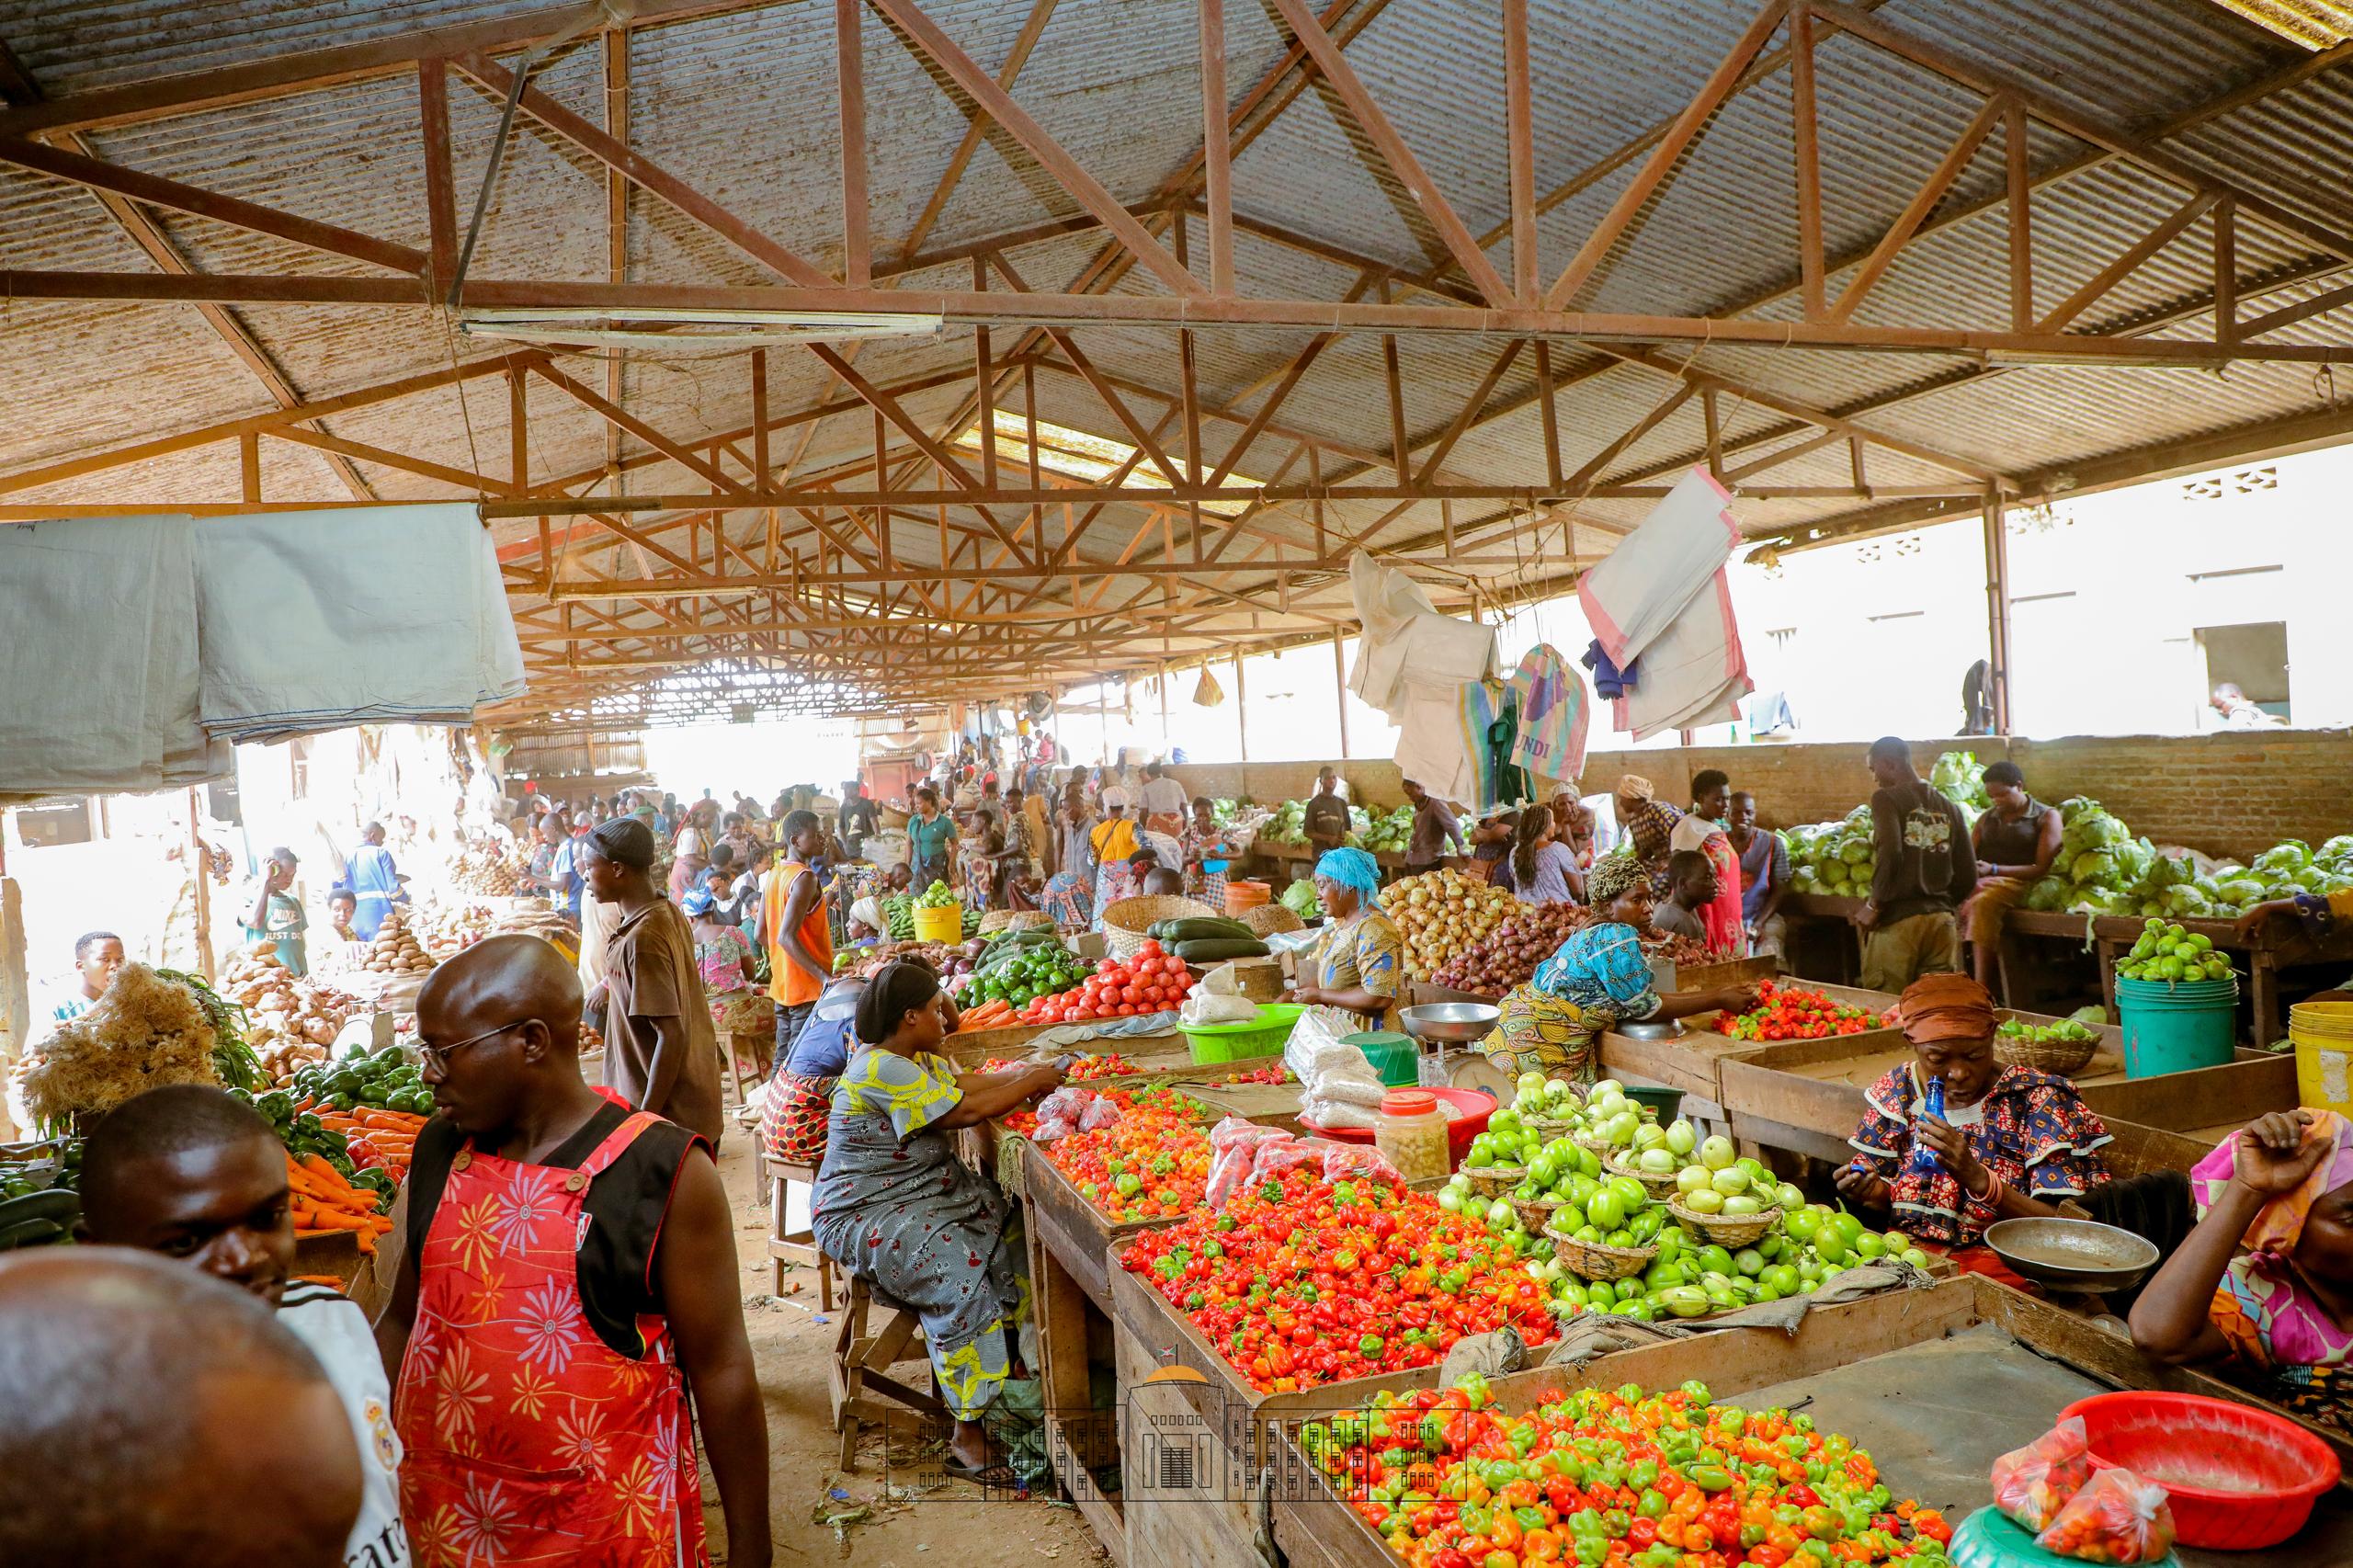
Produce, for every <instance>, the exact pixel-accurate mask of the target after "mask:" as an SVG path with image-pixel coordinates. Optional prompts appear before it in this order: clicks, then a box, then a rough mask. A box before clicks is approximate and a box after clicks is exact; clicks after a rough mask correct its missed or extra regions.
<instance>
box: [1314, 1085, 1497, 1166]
mask: <svg viewBox="0 0 2353 1568" xmlns="http://www.w3.org/2000/svg"><path fill="white" fill-rule="evenodd" d="M1422 1092H1423V1093H1424V1094H1426V1095H1435V1096H1438V1100H1439V1102H1440V1103H1442V1104H1443V1105H1444V1106H1445V1107H1446V1114H1447V1122H1446V1142H1447V1156H1448V1163H1449V1165H1461V1163H1462V1156H1463V1155H1465V1154H1467V1153H1470V1152H1471V1140H1472V1139H1473V1138H1476V1137H1477V1136H1479V1134H1480V1133H1482V1132H1484V1131H1486V1130H1487V1119H1488V1118H1489V1117H1491V1116H1493V1115H1495V1096H1493V1095H1491V1094H1489V1093H1487V1092H1486V1091H1485V1090H1484V1089H1455V1088H1428V1089H1424V1090H1423V1091H1422ZM1300 1125H1301V1126H1302V1127H1304V1128H1306V1129H1307V1130H1308V1131H1311V1132H1313V1133H1314V1134H1315V1135H1316V1136H1317V1137H1318V1138H1330V1139H1333V1140H1335V1141H1336V1142H1342V1143H1370V1142H1372V1130H1371V1129H1370V1128H1369V1127H1318V1126H1316V1125H1315V1123H1313V1122H1312V1121H1310V1120H1308V1119H1306V1118H1305V1117H1302V1118H1301V1119H1300Z"/></svg>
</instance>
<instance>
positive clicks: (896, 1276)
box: [812, 963, 1063, 1481]
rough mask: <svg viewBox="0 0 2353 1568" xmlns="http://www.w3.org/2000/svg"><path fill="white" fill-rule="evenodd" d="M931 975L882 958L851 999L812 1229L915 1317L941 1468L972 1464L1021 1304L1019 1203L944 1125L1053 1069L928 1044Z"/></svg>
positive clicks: (941, 999)
mask: <svg viewBox="0 0 2353 1568" xmlns="http://www.w3.org/2000/svg"><path fill="white" fill-rule="evenodd" d="M953 1012H954V1008H953V1004H952V1003H950V1002H949V999H948V997H947V995H946V994H944V993H943V992H942V991H941V990H940V989H939V977H938V975H936V974H934V973H932V971H930V970H928V969H926V968H925V967H924V966H923V965H922V964H919V963H890V964H885V965H883V966H882V969H881V972H879V973H878V974H876V975H875V976H874V978H873V980H872V981H871V982H870V983H868V985H867V987H866V990H865V993H864V994H862V995H860V996H859V998H858V1016H857V1028H858V1040H859V1044H860V1049H859V1050H858V1053H857V1054H856V1055H854V1056H852V1057H851V1058H850V1059H849V1061H848V1062H847V1065H846V1066H845V1067H844V1068H843V1070H842V1075H841V1079H840V1081H839V1082H838V1083H836V1084H835V1085H834V1098H833V1117H832V1126H831V1128H830V1130H829V1131H828V1132H827V1135H826V1142H825V1163H824V1168H823V1169H822V1170H821V1171H820V1172H819V1173H818V1176H817V1192H816V1197H815V1199H814V1202H813V1213H812V1228H813V1230H814V1231H815V1232H816V1238H817V1244H818V1246H820V1247H821V1248H823V1249H824V1253H825V1256H828V1257H830V1258H832V1259H833V1260H834V1261H835V1263H836V1264H838V1265H840V1266H841V1267H843V1268H845V1269H847V1270H848V1271H849V1272H850V1273H852V1274H854V1275H857V1276H858V1278H861V1279H864V1280H867V1281H868V1282H869V1283H870V1284H871V1285H873V1287H874V1288H875V1289H876V1290H881V1292H883V1293H884V1294H885V1295H888V1296H891V1297H892V1298H894V1299H895V1300H897V1301H903V1302H904V1303H905V1304H906V1305H907V1306H909V1307H911V1308H913V1309H914V1310H915V1312H916V1313H917V1314H918V1315H919V1316H921V1317H922V1319H923V1333H924V1342H925V1346H926V1349H927V1350H928V1351H929V1353H930V1356H931V1367H932V1372H933V1374H934V1378H935V1381H937V1382H938V1386H939V1396H940V1399H941V1401H942V1402H943V1403H946V1405H947V1406H948V1411H949V1415H953V1416H954V1417H955V1418H956V1435H955V1437H953V1438H952V1439H950V1441H949V1464H948V1471H949V1474H951V1475H957V1476H961V1477H962V1478H964V1479H966V1480H972V1481H982V1480H1003V1479H1004V1477H1002V1476H990V1475H984V1471H986V1467H987V1464H988V1439H987V1437H986V1435H985V1433H984V1432H983V1430H982V1426H981V1417H982V1415H983V1413H984V1412H985V1411H986V1410H987V1408H988V1406H989V1403H990V1402H991V1401H993V1400H995V1398H996V1395H997V1391H998V1389H999V1388H1000V1387H1002V1386H1003V1384H1004V1382H1005V1380H1006V1377H1007V1376H1008V1375H1009V1374H1010V1372H1011V1370H1012V1366H1013V1342H1014V1333H1015V1329H1016V1326H1017V1324H1018V1322H1019V1319H1020V1316H1021V1315H1022V1313H1024V1312H1026V1311H1027V1302H1028V1297H1029V1291H1028V1290H1026V1289H1025V1288H1024V1285H1023V1282H1022V1278H1021V1274H1022V1263H1021V1258H1022V1252H1021V1232H1020V1226H1019V1223H1018V1218H1019V1211H1018V1210H1016V1209H1015V1208H1014V1207H1013V1206H1012V1205H1011V1204H1010V1203H1008V1202H1006V1198H1005V1195H1004V1194H1003V1193H1002V1192H1000V1191H998V1190H997V1187H996V1184H995V1182H993V1181H991V1180H990V1179H989V1178H988V1177H986V1176H982V1175H980V1174H979V1173H977V1172H975V1171H973V1170H972V1168H971V1167H970V1166H968V1165H964V1164H963V1163H962V1162H961V1161H960V1160H959V1159H957V1157H956V1152H955V1149H954V1148H953V1146H952V1145H951V1144H950V1143H949V1139H948V1137H947V1134H948V1133H949V1131H952V1130H954V1129H956V1128H960V1127H973V1126H977V1125H979V1124H980V1123H982V1122H984V1121H986V1120H988V1119H990V1118H991V1117H995V1116H1002V1115H1004V1114H1005V1113H1006V1112H1007V1111H1009V1110H1012V1109H1013V1108H1016V1107H1017V1106H1019V1105H1020V1104H1022V1103H1023V1102H1024V1101H1026V1100H1029V1099H1030V1098H1032V1097H1033V1096H1038V1095H1041V1094H1044V1093H1046V1092H1047V1091H1048V1090H1051V1089H1052V1088H1054V1087H1056V1086H1057V1085H1060V1084H1061V1083H1062V1081H1063V1070H1062V1069H1061V1068H1060V1067H1057V1066H1054V1065H1052V1064H1051V1063H1049V1064H1047V1065H1045V1066H1040V1067H1021V1068H1017V1069H1015V1070H1013V1071H1011V1072H1006V1073H960V1072H958V1071H957V1069H956V1064H955V1063H954V1062H950V1061H949V1060H948V1059H947V1058H946V1057H944V1056H941V1055H940V1054H938V1051H939V1047H940V1042H941V1040H942V1039H943V1038H944V1037H945V1036H946V1035H947V1033H948V1032H949V1029H950V1028H953V1027H954V1026H953V1021H952V1020H953Z"/></svg>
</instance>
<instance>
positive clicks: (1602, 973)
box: [1533, 920, 1655, 1016]
mask: <svg viewBox="0 0 2353 1568" xmlns="http://www.w3.org/2000/svg"><path fill="white" fill-rule="evenodd" d="M1533 983H1534V984H1535V986H1536V989H1538V990H1539V991H1541V992H1544V993H1546V994H1550V995H1553V996H1557V997H1559V998H1560V999H1561V1000H1562V1001H1563V1002H1572V1003H1574V1004H1576V1005H1577V1006H1581V1007H1608V1009H1609V1010H1610V1011H1612V1012H1615V1013H1619V1014H1620V1015H1621V1016H1622V1015H1640V1014H1643V1013H1644V1012H1646V1011H1647V1010H1648V1009H1646V1008H1644V1007H1643V1006H1641V1004H1642V1003H1643V1000H1644V999H1645V998H1652V999H1653V1000H1655V998H1654V996H1653V993H1652V990H1651V960H1649V959H1648V958H1646V957H1645V956H1643V939H1642V937H1639V936H1637V935H1636V934H1635V931H1634V928H1633V927H1632V926H1624V925H1620V923H1618V922H1617V921H1615V920H1605V921H1602V922H1600V923H1599V924H1597V925H1593V926H1586V928H1585V929H1584V930H1582V931H1579V932H1577V933H1576V934H1575V935H1574V936H1573V937H1570V938H1569V939H1568V940H1567V941H1565V942H1563V943H1562V944H1561V946H1560V948H1559V949H1558V950H1557V951H1555V952H1554V953H1553V954H1552V957H1551V958H1549V959H1546V960H1544V961H1543V962H1542V963H1540V964H1539V965H1537V966H1536V977H1535V980H1534V982H1533Z"/></svg>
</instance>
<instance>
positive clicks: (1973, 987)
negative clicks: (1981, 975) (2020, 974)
mask: <svg viewBox="0 0 2353 1568" xmlns="http://www.w3.org/2000/svg"><path fill="white" fill-rule="evenodd" d="M1888 1019H1889V1021H1890V1022H1891V1023H1893V1024H1894V1025H1895V1026H1896V1027H1897V1028H1901V1029H1902V1030H1903V1031H1904V1039H1905V1040H1909V1041H1911V1042H1912V1043H1913V1044H1914V1045H1929V1044H1932V1043H1934V1042H1935V1041H1937V1040H1988V1039H1991V1038H1992V1037H1993V1033H1994V1030H1995V1027H1996V1026H1997V1025H1998V1024H1999V1023H2000V1022H2001V1020H2000V1019H1999V1018H1997V1017H1995V1015H1994V996H1993V993H1991V992H1989V991H1987V990H1986V989H1985V988H1984V986H1983V985H1980V984H1979V983H1977V982H1976V981H1974V980H1972V979H1971V978H1970V977H1969V976H1968V975H1965V974H1924V975H1922V976H1921V977H1920V978H1919V979H1917V980H1915V981H1914V982H1913V983H1911V984H1910V985H1908V986H1906V987H1904V994H1903V996H1902V997H1900V998H1899V999H1898V1000H1897V1002H1896V1004H1895V1006H1893V1008H1891V1009H1890V1010H1889V1014H1888Z"/></svg>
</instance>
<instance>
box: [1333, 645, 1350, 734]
mask: <svg viewBox="0 0 2353 1568" xmlns="http://www.w3.org/2000/svg"><path fill="white" fill-rule="evenodd" d="M1332 685H1333V687H1334V689H1335V690H1336V691H1337V692H1338V693H1339V699H1340V760H1341V761H1342V762H1346V761H1347V760H1348V662H1347V657H1346V656H1345V655H1344V654H1342V653H1341V652H1340V629H1339V628H1338V627H1334V628H1332Z"/></svg>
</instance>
